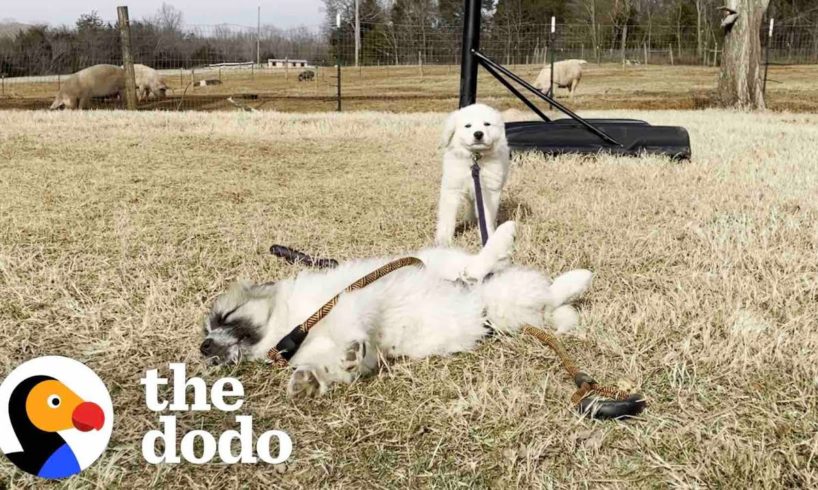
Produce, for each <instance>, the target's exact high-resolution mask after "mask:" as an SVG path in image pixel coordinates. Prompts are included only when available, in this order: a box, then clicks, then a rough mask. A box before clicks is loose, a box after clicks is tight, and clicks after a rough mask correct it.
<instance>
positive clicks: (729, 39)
mask: <svg viewBox="0 0 818 490" xmlns="http://www.w3.org/2000/svg"><path fill="white" fill-rule="evenodd" d="M726 3H727V5H725V6H723V7H720V10H721V11H722V12H723V13H724V18H723V20H722V28H723V29H724V31H725V34H724V51H723V54H722V61H721V73H720V74H719V84H718V92H719V98H720V99H721V103H722V104H723V105H726V106H731V107H738V108H741V109H765V107H766V106H765V104H764V92H763V86H762V85H763V70H762V69H761V59H762V55H761V38H760V35H761V22H762V21H763V19H764V13H765V12H766V11H767V7H768V6H769V4H770V0H727V2H726Z"/></svg>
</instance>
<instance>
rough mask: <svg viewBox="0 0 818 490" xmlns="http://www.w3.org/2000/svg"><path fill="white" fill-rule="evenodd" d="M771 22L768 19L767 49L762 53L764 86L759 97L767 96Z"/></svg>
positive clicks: (771, 33) (772, 20) (771, 40)
mask: <svg viewBox="0 0 818 490" xmlns="http://www.w3.org/2000/svg"><path fill="white" fill-rule="evenodd" d="M773 22H774V19H770V32H769V33H768V34H767V49H766V50H765V53H764V85H762V86H761V95H762V96H766V95H767V70H769V68H770V44H772V42H773Z"/></svg>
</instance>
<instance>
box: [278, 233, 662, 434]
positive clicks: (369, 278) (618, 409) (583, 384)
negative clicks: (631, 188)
mask: <svg viewBox="0 0 818 490" xmlns="http://www.w3.org/2000/svg"><path fill="white" fill-rule="evenodd" d="M284 248H287V247H284ZM288 250H291V251H293V250H292V249H288ZM271 251H272V248H271ZM293 252H295V251H293ZM296 253H297V254H298V256H300V257H304V258H306V259H309V260H308V261H307V260H305V261H304V262H305V263H316V261H314V260H313V259H312V258H311V257H310V256H309V255H306V254H303V253H301V252H296ZM409 266H418V267H423V261H421V260H420V259H418V258H416V257H403V258H400V259H397V260H393V261H392V262H389V263H388V264H386V265H383V266H381V267H378V268H377V269H375V270H374V271H372V272H370V273H369V274H367V275H365V276H363V277H361V278H360V279H358V280H357V281H355V282H353V283H352V284H350V285H349V286H347V287H346V288H345V289H344V290H343V291H342V292H340V293H338V294H336V295H335V296H334V297H333V298H332V299H330V300H329V301H327V302H326V303H324V305H323V306H321V307H320V308H319V309H318V310H317V311H316V312H315V313H313V314H312V315H310V317H309V318H307V320H306V321H304V323H302V324H301V325H298V326H297V327H295V328H293V329H292V330H291V331H290V333H289V334H287V335H286V336H285V337H284V338H283V339H281V341H280V342H279V343H278V344H276V346H275V347H273V348H272V349H270V351H269V352H268V353H267V357H268V358H269V359H270V361H272V363H273V364H275V365H276V366H278V367H282V368H284V367H287V366H288V364H289V360H290V359H291V358H292V357H293V356H294V355H295V353H296V352H297V351H298V348H299V347H300V346H301V344H302V343H303V342H304V339H306V338H307V334H308V333H309V331H310V329H311V328H312V327H314V326H315V325H316V324H317V323H318V322H320V321H321V320H322V319H323V318H324V317H326V316H327V315H328V314H329V312H330V311H332V308H333V307H335V305H336V304H338V301H339V299H340V298H341V294H343V293H344V292H347V293H348V292H352V291H356V290H358V289H362V288H365V287H366V286H368V285H370V284H372V283H373V282H375V281H377V280H378V279H380V278H382V277H384V276H386V275H388V274H390V273H392V272H394V271H396V270H398V269H401V268H404V267H409ZM522 333H523V334H525V335H530V336H532V337H534V338H536V339H537V340H539V341H540V342H542V343H543V344H545V345H547V346H548V347H550V348H551V350H553V351H554V353H555V354H556V355H557V357H558V358H559V359H560V362H561V363H562V365H563V367H564V368H565V370H566V371H567V372H568V375H569V376H571V377H572V378H573V379H574V383H575V384H576V385H577V391H576V392H575V393H574V394H573V395H572V396H571V404H572V405H574V406H575V407H576V408H577V410H578V411H579V413H580V414H582V415H589V416H591V417H592V418H596V419H622V418H628V417H634V416H636V415H638V414H639V413H641V412H642V410H644V409H645V407H646V406H647V403H646V402H645V400H644V398H643V397H642V395H639V394H629V393H625V392H623V391H620V390H617V389H616V388H612V387H609V386H600V385H599V384H597V382H596V381H595V380H594V378H592V377H591V376H589V375H588V374H586V373H584V372H582V371H580V370H579V368H578V367H577V365H576V363H575V362H574V360H573V359H572V358H571V357H570V356H569V355H568V352H567V351H566V350H565V347H563V345H562V343H561V342H560V341H559V339H557V337H555V336H554V335H553V334H551V333H550V332H546V331H545V330H543V329H540V328H537V327H534V326H532V325H525V326H523V329H522ZM603 397H604V398H603Z"/></svg>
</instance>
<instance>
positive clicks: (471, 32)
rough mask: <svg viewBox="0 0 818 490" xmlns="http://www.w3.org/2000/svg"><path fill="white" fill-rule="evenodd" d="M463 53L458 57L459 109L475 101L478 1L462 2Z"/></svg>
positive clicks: (478, 30)
mask: <svg viewBox="0 0 818 490" xmlns="http://www.w3.org/2000/svg"><path fill="white" fill-rule="evenodd" d="M464 1H465V10H464V12H463V47H462V50H463V52H462V53H461V57H460V107H466V106H467V105H471V104H474V103H475V102H476V101H477V60H476V59H475V58H474V54H473V53H474V52H475V51H477V50H479V49H480V0H464Z"/></svg>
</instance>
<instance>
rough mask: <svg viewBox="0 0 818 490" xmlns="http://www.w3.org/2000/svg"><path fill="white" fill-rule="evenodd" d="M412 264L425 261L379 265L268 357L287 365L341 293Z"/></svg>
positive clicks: (296, 328)
mask: <svg viewBox="0 0 818 490" xmlns="http://www.w3.org/2000/svg"><path fill="white" fill-rule="evenodd" d="M410 265H417V266H419V267H423V261H421V260H420V259H418V258H415V257H404V258H401V259H397V260H393V261H392V262H389V263H388V264H386V265H383V266H381V267H378V268H377V269H375V270H374V271H372V272H370V273H369V274H367V275H365V276H364V277H362V278H360V279H358V280H357V281H355V282H353V283H352V284H350V285H349V286H347V287H346V288H345V289H344V290H343V291H342V292H340V293H338V294H336V295H335V296H333V297H332V299H330V300H329V301H327V302H326V303H324V305H323V306H321V308H318V311H316V312H315V313H313V314H312V315H310V317H309V318H307V319H306V321H304V323H302V324H301V325H298V326H297V327H295V328H294V329H292V331H290V333H289V334H287V336H286V337H284V338H283V339H282V340H281V341H280V342H279V343H278V344H276V346H275V347H273V348H272V349H270V351H269V352H267V357H268V358H269V359H270V360H271V361H273V364H275V365H277V366H280V367H286V366H287V364H288V362H289V360H290V358H292V356H293V355H295V352H296V351H297V350H298V348H299V347H300V346H301V343H302V342H304V339H305V338H307V334H308V333H309V331H310V329H311V328H312V327H314V326H315V325H316V324H317V323H318V322H320V321H321V320H322V319H323V318H324V317H325V316H327V315H329V312H330V311H332V309H333V308H334V307H335V305H336V304H338V300H339V299H340V298H341V294H343V293H350V292H352V291H355V290H358V289H361V288H364V287H366V286H368V285H370V284H372V283H373V282H375V281H377V280H378V279H380V278H382V277H383V276H385V275H387V274H390V273H392V272H394V271H396V270H398V269H401V268H403V267H408V266H410Z"/></svg>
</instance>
